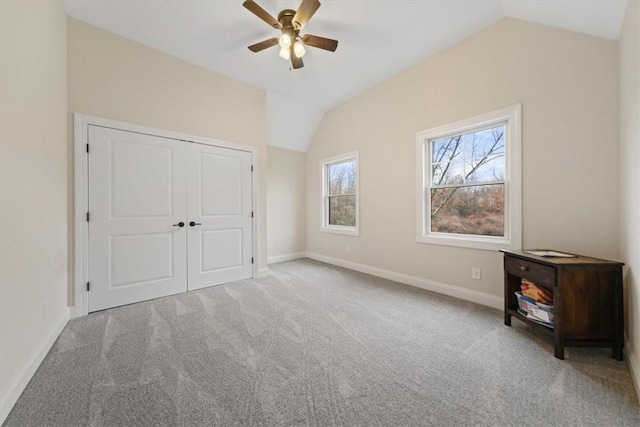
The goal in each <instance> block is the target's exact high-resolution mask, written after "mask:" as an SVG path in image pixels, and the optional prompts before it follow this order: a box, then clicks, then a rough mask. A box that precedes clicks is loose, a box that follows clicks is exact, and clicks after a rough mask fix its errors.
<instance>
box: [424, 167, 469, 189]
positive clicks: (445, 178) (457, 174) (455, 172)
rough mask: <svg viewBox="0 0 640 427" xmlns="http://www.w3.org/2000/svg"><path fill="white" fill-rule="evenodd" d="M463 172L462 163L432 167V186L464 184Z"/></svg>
mask: <svg viewBox="0 0 640 427" xmlns="http://www.w3.org/2000/svg"><path fill="white" fill-rule="evenodd" d="M464 170H465V166H464V162H462V161H455V162H449V163H438V164H437V165H433V181H432V182H433V185H451V184H464V177H465V173H464Z"/></svg>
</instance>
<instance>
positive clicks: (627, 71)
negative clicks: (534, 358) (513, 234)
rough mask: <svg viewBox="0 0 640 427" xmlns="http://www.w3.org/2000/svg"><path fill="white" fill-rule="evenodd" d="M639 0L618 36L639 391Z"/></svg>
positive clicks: (623, 211)
mask: <svg viewBox="0 0 640 427" xmlns="http://www.w3.org/2000/svg"><path fill="white" fill-rule="evenodd" d="M638 164H640V2H637V1H630V2H629V3H628V6H627V13H626V15H625V19H624V23H623V26H622V34H621V36H620V241H621V243H620V254H621V260H622V261H623V262H625V263H626V267H625V278H624V279H625V300H626V306H625V314H626V325H627V331H626V335H627V357H628V359H629V362H630V365H631V366H632V368H633V373H634V376H635V382H636V388H637V389H638V392H639V394H640V220H639V218H640V172H639V171H638Z"/></svg>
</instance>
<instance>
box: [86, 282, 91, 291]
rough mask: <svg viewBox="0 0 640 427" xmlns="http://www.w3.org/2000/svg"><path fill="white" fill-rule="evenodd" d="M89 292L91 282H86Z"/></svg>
mask: <svg viewBox="0 0 640 427" xmlns="http://www.w3.org/2000/svg"><path fill="white" fill-rule="evenodd" d="M90 290H91V282H87V292H89V291H90Z"/></svg>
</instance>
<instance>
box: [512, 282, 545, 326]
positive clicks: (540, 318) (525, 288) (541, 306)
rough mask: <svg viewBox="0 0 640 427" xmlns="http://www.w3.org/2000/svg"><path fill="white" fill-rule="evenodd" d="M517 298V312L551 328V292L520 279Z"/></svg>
mask: <svg viewBox="0 0 640 427" xmlns="http://www.w3.org/2000/svg"><path fill="white" fill-rule="evenodd" d="M516 297H517V298H518V312H519V313H520V314H521V315H523V316H525V317H526V318H528V319H530V320H533V321H534V322H536V323H539V324H541V325H544V326H546V327H549V328H553V292H552V291H550V290H549V289H546V288H544V287H542V286H537V285H536V284H535V283H533V282H531V281H529V280H527V279H522V280H521V283H520V292H516Z"/></svg>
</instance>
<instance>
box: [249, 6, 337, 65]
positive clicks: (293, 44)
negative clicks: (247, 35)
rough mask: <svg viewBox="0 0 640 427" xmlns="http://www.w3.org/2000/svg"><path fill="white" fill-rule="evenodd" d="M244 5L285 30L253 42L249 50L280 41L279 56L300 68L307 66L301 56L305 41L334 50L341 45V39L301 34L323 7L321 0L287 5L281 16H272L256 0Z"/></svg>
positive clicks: (265, 20) (259, 16) (262, 48)
mask: <svg viewBox="0 0 640 427" xmlns="http://www.w3.org/2000/svg"><path fill="white" fill-rule="evenodd" d="M242 5H243V6H244V7H245V8H247V9H249V11H251V12H252V13H253V14H254V15H256V16H257V17H258V18H260V19H262V20H263V21H264V22H266V23H267V24H269V25H271V26H272V27H273V28H276V29H278V30H280V31H281V32H282V35H281V36H280V37H273V38H271V39H267V40H264V41H261V42H260V43H256V44H252V45H251V46H249V50H250V51H252V52H260V51H261V50H264V49H267V48H269V47H272V46H275V45H280V57H282V58H284V59H286V60H287V61H289V60H291V66H292V67H293V69H298V68H302V67H304V63H303V62H302V56H303V55H304V54H305V49H304V46H305V45H307V46H312V47H317V48H320V49H324V50H328V51H331V52H335V51H336V49H337V48H338V40H332V39H327V38H325V37H320V36H314V35H312V34H304V35H302V36H301V35H300V31H301V30H302V28H303V27H304V26H305V25H306V24H307V22H309V20H310V19H311V17H312V16H313V14H314V13H315V12H316V10H318V8H319V7H320V2H319V1H318V0H302V3H301V4H300V7H299V8H298V10H297V11H295V10H291V9H285V10H283V11H281V12H280V13H279V14H278V19H276V18H274V17H273V16H271V15H270V14H269V12H267V11H266V10H264V9H263V8H262V7H260V6H259V5H258V4H257V3H256V2H255V1H253V0H245V1H244V3H242Z"/></svg>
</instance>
